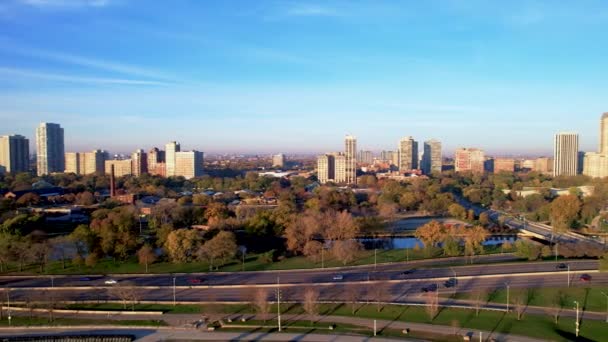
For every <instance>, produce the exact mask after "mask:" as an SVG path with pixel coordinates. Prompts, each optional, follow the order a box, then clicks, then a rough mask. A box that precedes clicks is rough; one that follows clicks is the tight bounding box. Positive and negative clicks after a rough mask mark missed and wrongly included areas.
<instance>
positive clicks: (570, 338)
mask: <svg viewBox="0 0 608 342" xmlns="http://www.w3.org/2000/svg"><path fill="white" fill-rule="evenodd" d="M555 332H556V333H557V334H558V335H559V336H561V337H563V338H564V339H566V340H568V341H576V342H593V341H594V340H590V339H588V338H585V337H581V336H579V337H576V335H575V334H573V333H571V332H568V331H563V330H556V331H555Z"/></svg>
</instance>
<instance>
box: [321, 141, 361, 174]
mask: <svg viewBox="0 0 608 342" xmlns="http://www.w3.org/2000/svg"><path fill="white" fill-rule="evenodd" d="M344 149H345V152H331V153H326V154H324V155H321V156H319V157H318V158H317V177H318V178H319V182H321V184H324V183H328V182H334V183H338V184H356V183H357V138H355V137H354V136H352V135H347V136H346V138H345V139H344Z"/></svg>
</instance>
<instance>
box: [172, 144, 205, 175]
mask: <svg viewBox="0 0 608 342" xmlns="http://www.w3.org/2000/svg"><path fill="white" fill-rule="evenodd" d="M174 175H175V176H182V177H184V178H186V179H191V178H194V177H200V176H202V175H203V152H199V151H189V152H176V153H175V174H174Z"/></svg>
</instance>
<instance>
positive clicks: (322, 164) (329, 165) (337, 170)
mask: <svg viewBox="0 0 608 342" xmlns="http://www.w3.org/2000/svg"><path fill="white" fill-rule="evenodd" d="M346 166H347V162H346V155H345V154H344V153H339V152H338V153H326V154H323V155H320V156H319V157H317V178H318V179H319V182H320V183H321V184H325V183H328V182H334V183H338V184H344V183H347V175H346Z"/></svg>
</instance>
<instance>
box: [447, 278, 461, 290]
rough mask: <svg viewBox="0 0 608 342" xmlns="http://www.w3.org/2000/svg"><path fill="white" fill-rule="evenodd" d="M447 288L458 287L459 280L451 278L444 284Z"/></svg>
mask: <svg viewBox="0 0 608 342" xmlns="http://www.w3.org/2000/svg"><path fill="white" fill-rule="evenodd" d="M444 285H445V287H448V288H449V287H454V286H456V285H458V279H456V278H450V279H448V280H446V281H445V283H444Z"/></svg>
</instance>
